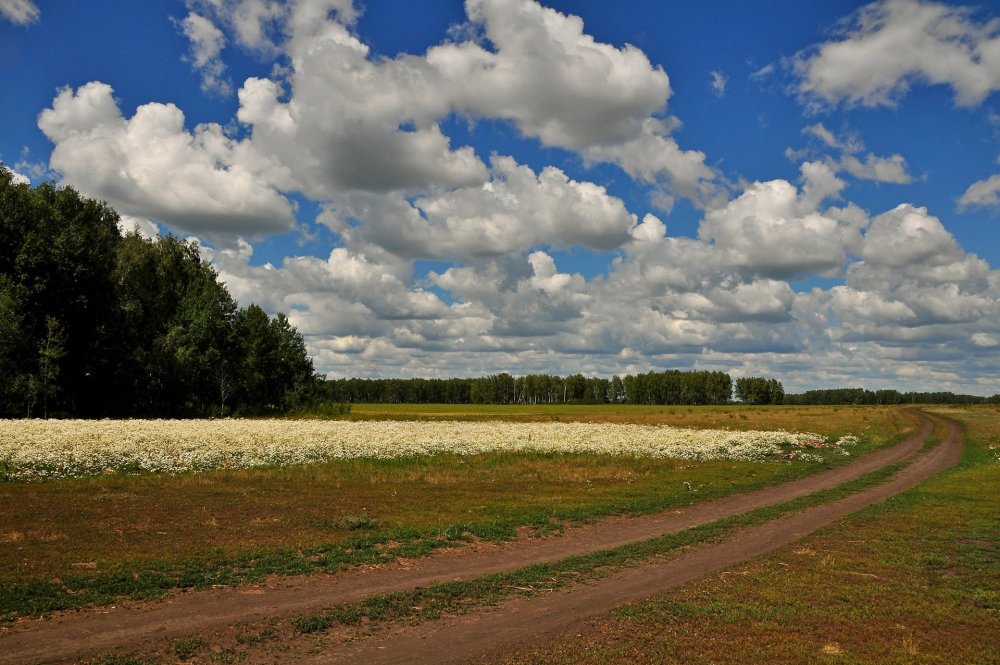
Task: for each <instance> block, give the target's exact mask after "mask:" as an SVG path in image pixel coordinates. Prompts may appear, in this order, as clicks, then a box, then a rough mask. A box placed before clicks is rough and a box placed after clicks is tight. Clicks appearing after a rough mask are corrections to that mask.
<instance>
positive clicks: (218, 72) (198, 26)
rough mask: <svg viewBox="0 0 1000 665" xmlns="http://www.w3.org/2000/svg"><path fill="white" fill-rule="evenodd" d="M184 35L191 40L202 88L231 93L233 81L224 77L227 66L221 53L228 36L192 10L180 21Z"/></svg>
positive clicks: (192, 58) (225, 93) (193, 56)
mask: <svg viewBox="0 0 1000 665" xmlns="http://www.w3.org/2000/svg"><path fill="white" fill-rule="evenodd" d="M180 27H181V30H183V32H184V36H185V37H187V38H188V39H189V40H190V41H191V55H190V61H191V65H192V66H193V67H194V68H195V69H196V70H198V71H199V72H201V88H202V90H205V91H206V92H217V93H219V94H220V95H229V94H230V93H232V91H233V86H232V83H230V82H229V81H228V80H226V79H225V78H223V74H224V73H225V71H226V66H225V64H224V63H223V62H222V58H221V57H220V54H221V52H222V49H223V47H224V46H225V44H226V37H225V35H223V34H222V31H221V30H219V29H218V28H217V27H215V24H213V23H212V22H211V21H210V20H209V19H207V18H205V17H204V16H201V15H200V14H196V13H194V12H191V13H189V14H188V15H187V17H186V18H185V19H184V20H183V21H181V22H180Z"/></svg>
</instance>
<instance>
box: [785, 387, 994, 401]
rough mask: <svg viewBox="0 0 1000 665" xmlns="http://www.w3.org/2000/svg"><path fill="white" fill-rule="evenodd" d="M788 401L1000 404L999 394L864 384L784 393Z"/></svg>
mask: <svg viewBox="0 0 1000 665" xmlns="http://www.w3.org/2000/svg"><path fill="white" fill-rule="evenodd" d="M784 403H785V404H1000V395H993V396H992V397H982V396H980V395H956V394H955V393H950V392H923V393H918V392H906V393H903V392H899V391H898V390H865V389H864V388H830V389H826V390H808V391H806V392H804V393H800V394H797V395H785V400H784Z"/></svg>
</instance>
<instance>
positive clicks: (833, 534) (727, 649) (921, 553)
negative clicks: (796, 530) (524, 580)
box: [502, 407, 1000, 665]
mask: <svg viewBox="0 0 1000 665" xmlns="http://www.w3.org/2000/svg"><path fill="white" fill-rule="evenodd" d="M929 410H930V411H931V412H937V413H940V414H942V415H946V416H948V417H950V418H954V419H957V420H959V421H960V422H961V423H962V424H963V425H964V427H965V434H966V446H965V452H964V455H963V459H962V461H961V463H960V464H959V465H958V466H957V467H955V468H953V469H951V470H949V471H946V472H945V473H943V474H941V475H939V476H937V477H934V478H931V479H929V480H927V481H925V482H924V483H922V484H920V485H919V486H918V487H916V488H914V489H912V490H910V491H907V492H904V493H903V494H900V495H898V496H896V497H893V498H891V499H889V500H887V501H885V502H883V503H881V504H876V505H873V506H871V507H869V508H866V509H864V510H862V511H859V512H857V513H855V514H852V515H850V516H848V517H846V518H844V519H842V520H840V521H839V522H838V523H837V524H835V525H833V526H830V527H827V528H825V529H823V530H821V531H819V532H817V533H815V534H813V535H811V536H809V537H807V538H805V539H803V540H802V541H799V542H797V543H796V544H794V545H792V546H790V547H786V548H783V549H782V550H779V551H777V552H775V553H774V554H771V555H768V556H765V557H762V558H759V559H757V560H755V561H752V562H750V563H747V564H744V565H741V566H738V567H736V568H734V569H731V570H728V571H726V572H723V573H720V574H717V575H713V576H710V577H707V578H705V579H703V580H700V581H698V582H695V583H691V584H688V585H685V586H683V587H680V588H678V589H676V590H674V591H671V592H669V593H666V594H663V595H661V596H659V597H657V598H655V599H653V600H651V601H649V602H645V603H640V604H635V605H631V606H627V607H623V608H621V609H619V610H617V611H615V612H613V613H611V614H610V615H607V616H605V617H604V618H603V619H600V620H598V621H594V622H593V623H592V624H591V626H590V630H588V632H587V633H586V634H584V635H579V636H576V637H575V638H574V639H563V640H558V641H556V642H553V643H550V644H547V645H545V646H543V647H540V648H537V649H534V650H529V651H527V652H525V653H521V654H517V655H512V656H510V657H508V658H505V659H503V660H502V662H503V663H505V664H507V665H514V664H519V663H536V662H546V663H554V664H559V663H574V664H575V663H608V662H630V663H681V662H683V663H733V662H802V663H805V662H815V663H970V664H987V663H1000V652H998V651H997V648H996V647H997V644H1000V593H998V590H1000V409H997V408H996V407H949V408H943V407H940V408H936V409H929Z"/></svg>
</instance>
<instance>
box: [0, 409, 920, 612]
mask: <svg viewBox="0 0 1000 665" xmlns="http://www.w3.org/2000/svg"><path fill="white" fill-rule="evenodd" d="M372 418H377V419H378V420H379V421H381V422H369V421H370V419H372ZM484 420H485V421H488V422H479V421H484ZM93 422H94V427H104V428H112V429H113V428H115V427H120V428H122V429H121V431H123V432H124V431H132V432H144V431H146V430H145V429H144V428H146V427H149V428H151V429H150V430H149V432H151V434H149V436H151V437H153V438H151V439H149V440H145V441H146V443H144V444H143V445H145V446H146V447H147V448H156V447H157V446H158V447H159V448H169V447H170V446H169V443H170V442H169V441H164V440H163V439H162V437H163V436H164V432H168V431H169V430H170V427H172V426H174V425H170V424H169V423H170V422H172V421H127V422H125V423H114V422H113V421H110V422H107V421H93ZM102 422H103V424H102ZM226 422H227V421H208V422H204V421H182V424H183V425H184V426H185V427H209V428H212V427H218V426H220V423H221V424H223V425H224V424H225V423H226ZM231 422H232V421H230V423H231ZM247 422H248V423H250V424H249V425H247V427H248V429H247V430H245V432H256V434H255V435H253V436H257V437H258V438H257V439H254V441H256V443H255V444H254V446H258V445H262V443H261V440H260V438H259V437H260V436H261V432H263V431H272V430H269V429H267V428H269V427H270V428H273V432H276V433H281V432H284V433H286V434H287V435H288V436H289V437H290V439H289V440H290V441H293V442H295V441H298V442H299V443H298V444H297V445H300V446H305V447H308V446H310V445H317V444H316V441H317V439H319V438H321V437H319V435H318V434H315V432H322V431H331V429H330V428H331V427H332V428H333V430H337V428H344V427H347V428H350V427H355V428H359V429H356V430H355V431H358V432H368V433H371V432H383V433H384V432H386V431H395V432H397V433H398V432H403V434H402V435H401V437H402V439H400V440H397V443H399V442H400V441H402V440H405V439H406V438H407V436H409V437H410V438H411V439H412V438H413V436H412V433H413V432H415V431H419V430H420V428H425V429H424V430H423V431H424V433H425V435H426V436H425V438H429V440H436V439H435V437H438V438H440V437H441V436H442V433H448V432H451V433H452V435H454V437H455V438H454V440H453V441H457V442H458V443H462V442H463V441H464V443H465V444H466V445H468V444H469V443H470V441H471V442H474V441H475V440H476V439H475V436H479V437H487V436H490V435H491V436H493V437H494V439H495V440H496V441H500V442H501V444H503V445H499V446H494V447H492V448H491V447H490V446H481V445H473V446H472V447H471V448H467V449H464V450H458V449H456V448H454V447H443V448H440V449H437V450H435V451H434V452H435V454H426V453H427V452H428V450H427V449H425V448H421V447H418V448H416V449H415V450H416V452H413V451H411V452H410V453H408V454H406V455H402V456H398V455H386V454H376V455H367V456H366V455H362V456H350V455H340V456H332V457H320V458H316V457H308V456H307V457H306V458H302V459H299V458H294V457H293V458H291V463H287V460H284V461H282V460H279V461H277V462H276V461H275V460H276V459H277V458H275V457H266V456H265V457H264V458H262V459H261V460H258V461H261V462H262V465H261V464H257V463H254V464H249V465H247V464H241V465H238V468H225V466H226V465H225V464H217V463H216V462H212V463H210V464H201V463H197V464H188V465H187V466H184V465H181V466H169V465H168V466H165V467H162V468H161V467H155V465H154V466H151V467H149V468H144V467H143V465H142V463H141V462H139V461H136V460H135V459H121V458H116V457H115V458H111V457H109V458H108V459H105V460H98V462H97V463H87V464H84V465H82V466H73V465H69V466H67V467H66V468H69V469H73V470H75V472H74V473H69V474H64V473H61V472H58V473H57V472H55V471H54V469H56V468H57V467H58V465H56V464H53V463H52V460H51V459H49V460H47V461H44V462H42V463H40V464H36V465H34V466H32V464H25V463H24V460H21V461H16V460H14V457H13V455H11V454H7V456H6V458H4V459H3V462H2V463H3V464H4V473H5V474H6V480H5V481H3V482H0V506H2V508H3V510H2V511H0V562H2V564H0V613H2V614H3V615H4V616H6V617H8V618H13V617H16V616H21V615H33V614H44V613H46V612H51V611H54V610H58V609H64V608H70V607H79V606H84V605H88V604H95V603H96V604H100V603H109V602H114V601H115V600H116V599H119V598H121V597H139V598H147V597H159V596H161V595H162V594H164V593H168V592H169V591H170V590H172V589H178V588H190V587H196V588H201V587H207V586H211V585H213V584H234V583H241V582H247V581H253V580H259V579H262V578H263V577H265V576H267V575H271V574H296V573H304V572H316V571H324V570H336V569H340V568H343V567H346V566H351V565H358V564H364V563H373V562H379V561H386V560H389V559H392V558H396V557H406V556H419V555H422V554H425V553H428V552H430V551H433V550H435V549H437V548H441V547H456V546H462V545H464V544H466V543H468V542H469V541H472V540H476V539H487V540H504V539H509V538H513V537H516V536H517V535H518V534H519V533H521V534H523V533H525V530H527V531H529V532H530V531H534V532H547V531H551V530H553V529H559V528H561V527H562V526H564V525H566V524H570V523H574V522H579V521H585V520H590V519H595V518H599V517H601V516H606V515H616V514H641V513H649V512H655V511H658V510H664V509H667V508H670V507H676V506H682V505H687V504H690V503H692V502H694V501H698V500H702V499H706V498H711V497H715V496H721V495H726V494H730V493H733V492H739V491H745V490H748V489H752V488H756V487H760V486H764V485H767V484H772V483H776V482H780V481H783V480H788V479H791V478H794V477H799V476H802V475H805V474H808V473H810V472H813V471H816V470H818V469H821V468H825V467H826V466H828V465H831V464H837V463H840V462H842V461H844V460H847V459H850V458H851V457H849V456H846V455H845V454H844V453H849V454H850V455H851V456H853V455H857V454H860V453H862V452H863V451H865V450H869V449H871V448H874V447H877V446H881V445H885V444H886V443H888V442H890V441H895V440H897V439H898V437H899V436H900V435H901V433H903V432H906V431H909V430H911V429H912V427H913V419H912V417H911V416H909V415H908V414H907V413H906V412H905V411H902V410H899V409H893V408H878V407H865V408H838V407H797V408H785V407H771V408H742V407H728V408H726V407H624V406H616V407H590V406H587V407H575V406H568V407H567V406H562V407H525V408H513V407H499V408H497V407H492V408H491V407H486V408H484V407H478V406H477V407H470V408H467V409H463V408H456V407H454V406H448V407H446V408H441V407H433V408H429V407H427V406H424V405H420V406H419V407H418V408H414V407H412V406H369V407H366V408H364V409H360V410H358V411H357V412H356V413H354V414H352V416H351V420H349V421H333V422H330V421H299V420H287V421H247ZM662 425H674V426H677V427H684V428H689V429H695V430H697V429H704V428H710V429H712V430H723V431H722V433H721V434H720V432H719V431H713V432H702V433H701V435H702V437H703V439H704V440H708V441H714V442H715V443H712V445H714V446H716V447H718V446H717V444H718V441H717V439H718V438H719V437H720V436H723V437H725V436H729V437H732V436H737V435H739V436H751V437H763V439H762V440H763V441H764V443H763V444H761V445H763V447H764V448H766V449H767V451H768V452H767V453H766V454H763V455H753V456H750V457H749V458H745V457H744V458H739V456H737V457H738V458H737V459H732V458H729V459H719V458H718V457H719V456H718V455H705V454H701V455H688V456H687V457H684V456H680V457H678V456H666V455H663V454H655V451H656V450H657V449H656V448H655V446H654V447H653V448H650V449H647V450H646V451H645V452H638V451H639V449H638V448H635V449H629V450H628V451H627V452H628V454H623V449H622V445H623V444H622V443H621V442H622V441H625V442H628V441H631V439H627V438H624V437H623V436H619V437H618V439H617V441H618V443H615V444H614V445H613V446H611V448H610V449H609V448H604V447H602V446H606V445H607V443H608V440H611V439H614V438H615V437H613V436H606V437H604V438H603V439H602V437H601V433H602V432H603V433H605V434H607V433H610V432H619V431H625V432H632V431H633V430H635V431H638V432H643V431H646V430H651V431H657V430H663V431H668V430H667V429H666V428H663V427H661V426H662ZM30 426H32V421H9V422H8V423H4V424H3V427H4V428H12V429H0V440H3V441H9V440H10V439H12V438H13V437H14V436H18V437H24V436H25V434H24V433H25V432H27V431H29V429H30ZM38 426H39V427H42V425H38ZM176 426H177V427H181V425H176ZM240 426H241V427H242V426H243V425H240ZM373 426H375V427H376V429H374V430H372V429H364V428H366V427H373ZM19 427H20V429H19ZM49 427H55V428H57V427H58V422H55V424H52V421H50V424H49ZM477 427H478V428H479V429H476V428H477ZM379 428H381V429H379ZM463 428H471V429H465V430H463ZM588 428H596V429H588ZM602 428H603V429H602ZM724 428H728V429H729V430H730V431H729V432H725V431H724ZM776 429H783V430H785V431H786V432H788V433H790V434H774V430H776ZM78 431H79V430H78ZM212 431H216V430H212ZM241 431H243V430H241ZM337 431H339V430H337ZM463 431H464V432H465V435H464V436H463V435H462V432H463ZM753 431H771V434H767V435H757V434H753ZM216 432H217V431H216ZM302 432H313V434H307V435H303V434H302ZM473 432H478V434H476V435H475V436H472V435H471V434H470V433H473ZM553 432H555V433H556V434H559V436H563V437H565V436H567V435H566V432H577V433H579V432H583V433H584V435H580V436H577V438H576V439H573V440H574V441H578V440H579V439H580V438H581V437H582V438H583V439H586V440H591V441H595V442H597V443H598V444H600V445H597V444H595V445H592V446H590V447H589V448H587V447H583V448H579V447H570V448H568V449H561V450H560V451H556V450H550V449H547V448H546V446H545V445H542V442H543V441H547V440H548V439H545V436H549V437H550V438H554V439H555V440H558V439H559V436H556V435H555V434H553ZM428 433H429V434H428ZM661 433H662V432H661ZM802 433H809V434H808V435H806V436H799V438H796V436H793V434H799V435H801V434H802ZM293 434H295V436H293ZM154 435H158V436H160V437H161V439H156V438H155V436H154ZM277 435H278V434H275V435H274V436H277ZM848 435H850V436H854V437H857V442H854V441H853V439H844V437H846V436H848ZM39 436H41V440H40V443H39V444H38V445H39V446H40V447H41V448H43V449H44V448H46V446H48V447H49V448H51V446H52V445H53V442H54V441H56V440H57V439H58V440H59V441H61V442H62V443H60V444H59V446H58V447H59V448H60V449H63V448H66V447H69V448H72V447H73V446H74V445H79V444H80V443H81V441H84V440H85V437H83V436H82V435H77V436H76V437H75V438H74V437H73V436H72V435H67V436H68V438H66V439H65V440H64V439H61V438H59V437H57V436H55V435H52V436H50V437H49V438H48V439H46V438H45V436H44V435H39ZM59 436H63V435H62V434H60V435H59ZM122 436H124V434H123V435H122ZM213 436H214V435H213ZM234 436H235V435H234ZM250 436H251V434H246V433H244V434H240V435H239V436H237V437H236V439H235V441H236V442H237V443H239V442H240V441H241V440H242V439H240V437H243V438H244V439H246V437H250ZM519 436H520V437H521V441H522V443H527V441H528V437H529V436H530V441H531V444H532V445H531V446H523V445H521V446H513V447H511V446H510V442H511V441H516V440H517V437H519ZM685 436H688V437H689V438H691V437H693V439H692V440H698V439H697V432H696V433H694V434H690V433H689V434H687V435H685ZM301 437H305V438H301ZM768 437H771V438H772V439H773V438H774V437H779V438H780V440H779V441H777V442H775V441H772V440H770V439H769V438H768ZM781 437H783V438H781ZM418 438H419V437H418ZM571 438H572V437H571ZM208 439H210V440H212V441H218V439H217V438H215V439H213V438H212V437H208ZM363 439H364V437H361V439H359V441H360V443H358V445H362V444H363V443H365V442H364V440H363ZM823 439H825V440H826V442H827V443H823V444H821V445H820V444H819V443H818V442H820V441H821V440H823ZM733 440H734V441H739V440H740V439H739V438H738V437H737V438H736V439H733ZM18 441H19V445H18V446H17V447H18V449H19V450H21V451H22V452H24V450H26V449H27V448H29V447H30V446H29V445H28V443H30V442H27V443H26V441H25V440H24V439H23V438H19V439H18ZM838 441H840V442H842V445H840V446H838V445H836V443H837V442H838ZM845 441H846V443H843V442H845ZM243 442H244V443H246V441H245V440H243ZM133 443H134V442H133ZM175 443H176V442H175ZM189 443H190V442H189ZM367 443H368V444H369V445H370V444H372V442H371V441H368V442H367ZM411 443H412V441H411ZM654 443H655V442H654ZM130 445H132V444H130ZM135 445H138V444H135ZM227 445H228V444H227ZM234 445H235V444H234ZM754 445H755V446H756V445H758V444H754ZM254 446H251V448H254ZM802 446H809V448H808V449H806V448H803V447H802ZM141 447H142V446H140V448H141ZM224 447H225V446H224ZM265 447H266V446H265ZM397 447H398V446H397ZM126 448H128V446H126ZM195 448H197V446H194V444H191V445H181V446H180V447H179V450H180V451H181V452H184V451H187V453H189V455H188V457H187V458H184V457H183V455H182V456H181V459H189V460H190V459H200V458H198V456H197V455H194V453H192V452H191V451H192V450H194V449H195ZM293 448H294V446H293ZM383 448H384V446H383ZM390 448H393V447H392V446H390ZM626 448H628V446H626ZM226 449H227V450H228V448H226ZM254 449H255V448H254ZM376 449H380V448H378V446H376ZM393 449H394V448H393ZM651 450H652V451H653V452H650V451H651ZM159 453H162V450H158V451H157V454H159ZM803 453H805V454H804V455H803ZM150 454H152V453H150ZM279 457H280V456H279ZM730 457H732V456H730ZM789 457H791V458H790V459H789ZM751 459H752V460H753V461H750V460H751ZM220 466H221V467H223V468H219V467H220ZM25 469H28V470H29V471H30V470H32V469H34V471H37V472H38V473H26V474H23V475H22V472H23V471H24V470H25ZM164 471H169V473H165V472H164ZM65 475H70V476H73V477H63V476H65ZM46 477H48V478H49V479H44V478H46ZM22 478H25V479H22ZM26 478H31V480H27V479H26Z"/></svg>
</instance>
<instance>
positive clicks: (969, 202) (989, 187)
mask: <svg viewBox="0 0 1000 665" xmlns="http://www.w3.org/2000/svg"><path fill="white" fill-rule="evenodd" d="M958 207H959V208H960V209H966V208H1000V173H998V174H996V175H992V176H990V177H989V178H986V179H985V180H977V181H976V182H974V183H972V184H971V185H969V188H968V189H966V190H965V192H964V193H963V194H962V196H961V198H959V199H958Z"/></svg>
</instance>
